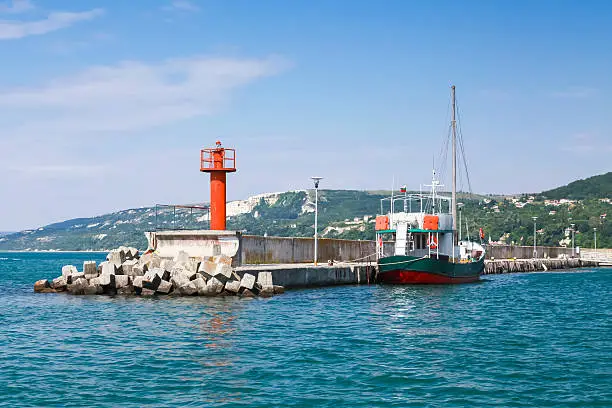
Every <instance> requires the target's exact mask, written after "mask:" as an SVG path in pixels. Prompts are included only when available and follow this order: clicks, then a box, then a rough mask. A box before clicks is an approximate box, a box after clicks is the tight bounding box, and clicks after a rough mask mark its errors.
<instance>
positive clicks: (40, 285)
mask: <svg viewBox="0 0 612 408" xmlns="http://www.w3.org/2000/svg"><path fill="white" fill-rule="evenodd" d="M62 272H63V271H62ZM48 288H49V289H50V288H51V284H50V283H49V281H48V280H46V279H41V280H38V281H36V282H34V292H42V291H43V290H44V289H48Z"/></svg>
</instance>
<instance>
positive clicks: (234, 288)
mask: <svg viewBox="0 0 612 408" xmlns="http://www.w3.org/2000/svg"><path fill="white" fill-rule="evenodd" d="M225 290H226V291H228V292H231V293H233V294H236V293H238V291H239V290H240V281H236V280H230V281H227V282H225Z"/></svg>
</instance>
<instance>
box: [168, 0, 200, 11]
mask: <svg viewBox="0 0 612 408" xmlns="http://www.w3.org/2000/svg"><path fill="white" fill-rule="evenodd" d="M163 9H164V10H166V11H190V12H194V11H200V7H198V6H196V5H195V4H194V3H193V2H191V1H188V0H174V1H172V2H171V3H170V5H169V6H166V7H164V8H163Z"/></svg>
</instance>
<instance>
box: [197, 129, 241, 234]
mask: <svg viewBox="0 0 612 408" xmlns="http://www.w3.org/2000/svg"><path fill="white" fill-rule="evenodd" d="M200 171H202V172H205V173H210V229H211V230H218V231H222V230H225V203H226V185H225V184H226V183H225V181H226V177H227V173H233V172H235V171H236V150H235V149H226V148H224V147H222V146H221V142H220V141H217V143H216V147H215V148H212V149H202V151H201V152H200Z"/></svg>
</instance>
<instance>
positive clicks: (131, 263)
mask: <svg viewBox="0 0 612 408" xmlns="http://www.w3.org/2000/svg"><path fill="white" fill-rule="evenodd" d="M135 267H139V265H138V260H137V259H129V260H127V261H125V262H124V263H123V264H122V265H121V269H122V270H123V274H124V275H127V276H139V275H135V274H134V268H135ZM139 271H142V269H140V270H139Z"/></svg>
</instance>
